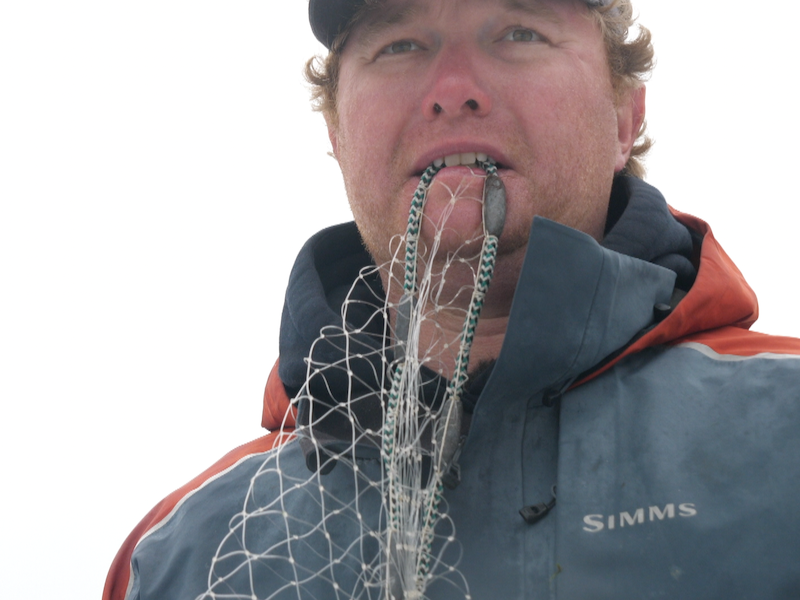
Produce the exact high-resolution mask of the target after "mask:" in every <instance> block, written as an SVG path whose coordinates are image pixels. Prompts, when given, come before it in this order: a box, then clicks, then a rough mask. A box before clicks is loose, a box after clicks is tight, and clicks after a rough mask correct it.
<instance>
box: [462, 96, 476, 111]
mask: <svg viewBox="0 0 800 600" xmlns="http://www.w3.org/2000/svg"><path fill="white" fill-rule="evenodd" d="M464 104H466V105H467V106H469V107H470V108H471V109H472V110H478V103H477V102H476V101H475V100H473V99H472V98H470V99H469V100H467V101H466V102H465V103H464Z"/></svg>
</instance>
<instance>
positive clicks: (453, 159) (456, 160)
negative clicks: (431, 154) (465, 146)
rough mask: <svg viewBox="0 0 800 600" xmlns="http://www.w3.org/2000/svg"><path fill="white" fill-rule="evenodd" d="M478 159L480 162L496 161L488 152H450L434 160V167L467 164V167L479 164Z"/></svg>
mask: <svg viewBox="0 0 800 600" xmlns="http://www.w3.org/2000/svg"><path fill="white" fill-rule="evenodd" d="M476 160H478V161H480V162H491V163H494V161H493V160H492V159H491V157H490V156H489V155H488V154H484V153H483V152H462V153H461V154H450V155H448V156H445V157H444V158H437V159H436V160H435V161H433V166H434V167H441V166H445V167H457V166H465V167H474V166H477V165H476V164H475V161H476Z"/></svg>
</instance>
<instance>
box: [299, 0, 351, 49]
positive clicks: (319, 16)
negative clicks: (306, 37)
mask: <svg viewBox="0 0 800 600" xmlns="http://www.w3.org/2000/svg"><path fill="white" fill-rule="evenodd" d="M362 4H363V0H309V2H308V20H309V22H310V23H311V31H313V32H314V36H315V37H316V38H317V39H318V40H319V41H320V42H322V43H323V44H324V46H325V47H326V48H327V49H328V50H330V48H331V45H332V44H333V40H335V39H336V36H337V35H338V34H339V32H340V31H341V30H342V29H343V28H344V26H345V25H347V23H348V22H349V21H350V19H352V18H353V15H354V14H355V13H356V10H358V7H359V6H361V5H362Z"/></svg>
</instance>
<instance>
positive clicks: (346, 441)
mask: <svg viewBox="0 0 800 600" xmlns="http://www.w3.org/2000/svg"><path fill="white" fill-rule="evenodd" d="M478 166H480V167H481V168H480V169H473V175H472V176H477V177H482V178H484V179H485V180H486V183H485V184H484V197H483V198H482V199H481V198H472V197H469V196H468V195H467V194H465V193H464V190H465V189H466V187H467V185H466V182H465V185H462V186H457V187H456V188H455V189H450V190H448V191H449V193H450V202H449V203H448V205H447V207H446V209H445V210H444V211H442V212H441V217H440V218H439V219H438V221H437V222H435V223H434V222H425V221H423V220H424V219H427V217H426V216H425V215H424V212H423V209H424V203H425V198H426V194H427V191H428V188H429V187H430V185H431V183H432V182H433V180H434V178H435V175H436V172H437V171H438V170H439V168H440V167H437V166H431V167H430V168H429V169H428V170H427V171H426V172H425V174H424V175H423V177H422V180H421V182H420V187H419V188H418V190H417V193H416V194H415V196H414V200H413V201H412V208H411V213H410V216H409V226H408V230H407V231H406V234H405V236H403V237H402V238H398V239H396V240H394V242H393V244H392V245H393V247H394V256H393V259H392V260H391V261H389V263H387V264H384V265H379V266H369V267H365V268H364V269H362V270H361V272H360V275H359V277H358V278H357V279H356V281H355V282H354V283H353V286H352V287H351V289H350V293H349V294H348V295H347V298H346V299H345V301H344V303H343V306H342V312H341V323H340V324H339V325H338V326H335V327H334V326H331V327H326V328H324V329H323V330H322V331H321V332H320V335H319V337H318V338H317V340H316V341H315V342H314V344H313V346H312V348H311V352H310V354H309V358H308V360H307V366H308V369H307V378H306V384H305V385H304V386H303V388H302V390H301V391H300V393H299V394H298V395H297V397H296V398H294V399H293V407H294V408H293V410H294V409H297V410H299V413H300V414H299V415H298V427H297V429H296V431H295V435H296V439H295V440H293V441H292V442H289V443H286V444H284V445H282V446H280V447H279V448H277V449H275V450H274V451H272V452H271V453H269V454H268V455H266V458H265V459H264V460H263V463H262V464H261V465H260V468H259V469H258V471H257V473H256V474H255V475H254V476H253V477H252V479H251V481H250V485H249V488H248V491H247V495H246V499H245V501H244V503H243V506H242V510H241V512H240V513H238V514H236V515H234V516H233V517H232V518H231V520H230V526H229V531H228V534H227V535H226V536H225V538H224V539H223V540H222V541H221V543H220V544H219V547H218V550H217V553H216V555H215V556H214V558H213V560H212V563H211V565H210V569H209V576H208V589H207V590H206V592H205V593H204V594H202V595H201V596H199V597H198V598H203V599H212V598H213V599H222V598H226V599H227V598H230V599H242V600H244V599H252V600H255V599H259V600H260V599H275V598H319V599H322V598H326V599H327V598H359V599H362V598H368V599H376V600H377V599H387V600H388V599H392V600H394V599H408V600H416V599H420V600H421V599H423V598H427V597H428V593H430V591H431V590H434V589H436V588H441V587H442V586H444V587H446V588H449V589H448V591H447V596H448V597H463V598H470V594H469V586H468V583H467V579H466V577H465V576H464V574H463V573H462V572H460V571H459V562H460V557H461V547H460V545H459V542H458V538H457V532H456V530H455V527H454V524H453V522H452V520H451V518H450V517H449V515H448V505H447V502H446V500H445V499H444V497H443V496H444V486H445V484H447V483H448V482H450V483H453V482H454V481H455V482H457V475H455V474H456V473H457V470H456V467H455V464H456V461H457V458H458V452H459V448H460V444H461V442H463V432H462V430H461V413H462V410H463V409H462V407H461V402H460V399H459V396H460V390H461V388H462V386H463V384H464V382H465V381H466V379H467V375H466V373H467V365H468V362H469V348H470V345H471V341H472V336H473V335H474V331H475V326H476V324H477V319H478V315H479V313H480V308H481V306H482V303H483V296H484V294H485V292H486V289H487V288H488V285H489V281H490V280H491V273H492V269H493V265H494V256H495V253H496V249H497V238H498V237H499V233H500V232H499V230H498V227H497V225H496V223H495V224H494V225H492V224H491V222H492V220H493V217H491V216H490V217H487V216H486V213H487V207H489V206H488V205H490V204H496V203H497V202H501V203H504V201H505V199H504V192H503V191H502V184H499V190H500V191H499V192H492V185H490V184H493V185H494V186H495V189H497V182H499V178H497V175H496V169H495V167H494V165H492V164H490V163H480V162H479V163H478ZM492 178H495V179H496V181H495V179H492ZM487 190H488V192H489V193H488V194H487ZM500 196H502V197H500ZM475 201H478V202H483V204H484V207H483V211H484V231H483V233H482V234H481V235H480V236H479V238H476V239H472V240H464V242H463V244H462V246H461V249H459V250H458V251H455V252H453V251H448V252H443V251H441V249H440V244H441V240H442V235H443V234H444V232H446V231H447V221H448V219H449V218H450V216H451V214H452V212H453V210H455V209H456V207H457V204H458V203H459V202H475ZM502 208H503V210H504V207H502ZM503 218H504V212H503ZM494 221H495V222H496V221H497V218H494ZM487 222H489V229H488V230H487ZM423 225H424V226H425V227H430V228H431V231H435V234H434V235H433V238H432V242H431V243H430V247H429V248H428V247H423V245H422V244H421V243H420V242H419V233H420V230H421V228H422V227H423ZM501 227H502V219H501V222H500V228H501ZM465 268H466V269H468V270H469V271H471V273H472V284H471V285H468V286H464V288H463V289H460V290H459V291H458V293H456V294H452V293H448V294H445V293H444V292H443V291H444V289H445V287H446V285H447V284H446V282H447V281H448V275H449V274H450V273H451V272H453V271H454V270H455V269H460V270H463V269H465ZM379 278H380V280H381V281H382V286H380V285H377V286H376V285H375V282H376V281H377V280H378V279H379ZM381 288H385V289H381ZM464 297H466V298H469V303H468V305H467V304H466V303H465V302H464ZM390 298H395V299H397V298H399V300H395V301H394V302H393V301H391V300H388V299H390ZM465 306H466V308H464V307H465ZM443 309H446V310H447V311H448V312H449V314H454V313H459V314H461V315H462V316H463V323H464V327H463V329H462V331H461V332H460V333H458V334H456V335H453V334H450V333H448V332H447V331H446V330H445V328H443V327H441V326H440V324H439V318H438V316H439V314H440V312H441V311H442V310H443ZM423 330H425V331H426V332H428V333H427V334H426V335H422V332H423ZM440 374H452V377H451V378H450V380H449V381H448V380H446V379H444V378H443V377H441V376H440Z"/></svg>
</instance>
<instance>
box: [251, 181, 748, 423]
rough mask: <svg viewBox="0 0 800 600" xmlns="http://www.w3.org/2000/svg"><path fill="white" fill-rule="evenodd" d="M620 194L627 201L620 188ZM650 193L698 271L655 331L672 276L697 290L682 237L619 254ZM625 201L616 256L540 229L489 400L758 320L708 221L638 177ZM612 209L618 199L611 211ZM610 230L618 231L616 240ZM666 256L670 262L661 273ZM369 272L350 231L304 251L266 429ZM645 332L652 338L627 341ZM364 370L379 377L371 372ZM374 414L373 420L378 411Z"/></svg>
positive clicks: (370, 299)
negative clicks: (675, 246)
mask: <svg viewBox="0 0 800 600" xmlns="http://www.w3.org/2000/svg"><path fill="white" fill-rule="evenodd" d="M615 190H616V191H615V193H617V194H618V193H620V192H619V187H618V185H617V184H615ZM651 190H652V192H654V194H653V193H651ZM643 193H646V194H645V195H647V194H649V195H651V196H652V198H651V199H650V200H649V201H648V202H651V203H652V202H655V203H656V204H657V205H659V206H661V208H657V210H658V211H660V212H661V214H663V212H664V211H670V212H671V214H672V216H673V217H674V220H670V221H669V222H668V225H669V226H670V227H671V226H672V225H671V224H670V223H672V224H676V225H677V223H681V224H682V225H681V226H680V227H682V228H684V227H685V230H684V231H687V232H691V233H692V235H691V236H689V237H688V239H689V240H690V243H689V246H688V248H689V254H690V256H691V257H692V261H691V263H694V265H695V266H697V265H700V268H699V273H698V275H697V281H696V282H695V283H694V285H693V286H692V288H691V291H689V293H688V295H687V296H686V297H685V298H684V300H683V301H682V302H681V303H680V304H679V305H678V307H677V308H676V309H675V310H674V311H672V313H671V314H670V315H669V317H668V318H666V319H665V320H664V321H662V322H661V323H659V324H657V325H656V326H654V327H653V325H655V323H654V322H653V305H654V304H655V303H658V302H668V301H669V298H670V293H671V290H672V282H673V281H674V279H675V272H674V271H681V269H682V273H681V272H679V273H678V276H679V279H681V278H683V279H684V280H687V279H688V280H689V281H691V279H694V268H693V267H691V264H690V269H689V270H688V271H687V270H686V263H688V262H689V257H688V256H686V255H687V248H686V243H685V239H686V238H684V241H681V246H682V247H681V249H680V251H678V252H669V244H662V247H661V248H660V249H659V250H658V251H657V254H658V256H655V257H653V256H647V257H644V258H645V259H646V260H639V259H638V258H633V257H631V256H626V255H624V254H621V253H620V252H618V251H615V250H616V249H618V250H622V251H623V252H629V253H634V254H635V253H636V251H635V250H632V248H635V247H636V246H637V244H638V242H636V243H634V244H631V243H630V240H640V241H641V240H643V239H646V238H647V237H648V235H650V237H652V235H653V233H659V231H661V230H659V231H656V232H652V231H651V233H650V234H647V233H646V230H647V227H646V222H644V221H643V220H642V219H641V207H638V208H637V210H636V213H638V214H639V218H637V219H633V220H631V219H630V218H629V217H630V215H627V213H628V211H630V209H631V207H632V206H634V207H635V206H637V204H638V203H639V202H640V198H641V197H642V195H643ZM622 198H623V200H625V202H624V206H623V210H621V211H620V213H621V215H619V214H618V215H616V218H615V220H614V223H613V227H612V228H611V229H610V231H609V232H607V236H606V240H604V245H605V243H606V242H607V241H609V238H610V239H611V241H614V239H615V238H616V241H614V245H615V250H611V249H607V248H603V247H601V246H600V245H599V244H597V243H596V242H595V241H594V240H592V239H591V238H589V237H588V236H585V235H584V234H581V233H579V232H577V231H574V230H572V229H569V228H567V227H564V226H561V225H558V224H556V223H552V222H550V221H547V220H545V219H537V220H536V222H535V223H534V225H533V228H532V231H531V238H530V242H529V247H528V251H527V257H526V260H525V265H524V268H523V272H522V274H521V278H520V283H519V285H518V289H517V292H516V295H515V298H514V303H513V307H512V315H511V326H510V327H509V332H508V334H507V336H506V340H505V343H504V346H503V349H502V351H501V354H500V357H499V359H498V362H497V365H496V367H495V370H494V372H493V373H492V375H491V377H490V378H489V381H488V383H487V389H486V391H487V392H488V393H489V394H491V393H492V390H493V389H498V388H497V387H496V386H503V388H504V389H505V390H507V391H509V390H513V391H514V393H515V394H519V395H521V396H522V397H530V396H531V395H533V394H536V393H538V392H541V391H542V390H545V389H547V388H560V387H563V386H566V385H568V384H569V383H570V382H572V381H573V380H574V379H575V378H576V377H579V376H583V374H584V373H585V372H586V371H587V369H591V368H592V367H595V366H596V365H597V364H598V363H599V362H601V361H602V360H603V359H604V357H608V356H609V355H612V356H613V355H614V354H615V353H617V354H618V356H616V357H615V360H613V361H607V362H606V363H605V364H604V365H603V367H602V368H597V369H595V370H594V372H592V374H591V375H589V376H585V377H583V380H585V379H588V378H589V377H591V376H594V375H596V374H598V373H600V372H602V371H603V370H605V369H606V368H609V367H610V366H611V365H613V364H614V362H616V360H618V359H619V358H621V357H622V356H626V355H628V354H631V353H633V352H637V351H639V350H641V349H643V348H646V347H649V346H652V345H657V344H664V343H670V342H674V341H676V340H678V339H679V338H681V337H683V336H686V335H689V334H692V333H696V332H699V331H704V330H707V329H710V328H714V327H721V326H724V325H736V326H740V327H749V325H750V324H752V322H753V321H755V318H756V317H757V314H758V309H757V304H756V299H755V295H754V294H753V292H752V290H751V289H750V288H749V287H748V286H747V284H746V282H745V281H744V278H743V277H742V275H741V273H740V272H739V271H738V269H737V268H736V267H735V265H734V264H733V263H732V262H731V260H730V259H729V258H728V257H727V255H726V254H725V253H724V251H723V250H722V248H721V247H720V246H719V245H718V243H717V242H716V240H715V239H714V238H713V235H712V233H711V230H710V228H709V227H708V225H707V224H706V223H704V222H703V221H700V220H699V219H696V218H694V217H691V216H689V215H684V214H682V213H678V212H677V211H674V210H671V209H668V208H667V206H666V203H665V202H664V201H663V199H662V198H661V197H660V194H658V192H657V191H656V190H655V188H652V187H651V186H648V185H647V184H645V183H644V182H641V181H639V180H629V181H628V182H627V183H626V184H625V188H623V189H622ZM614 205H615V202H614V198H613V194H612V208H613V206H614ZM631 214H634V213H631ZM632 223H633V225H631V224H632ZM631 226H632V227H633V228H634V233H633V234H628V235H625V234H623V233H619V232H620V231H621V230H620V229H619V228H620V227H623V229H624V228H625V227H628V228H630V227H631ZM636 231H638V232H639V233H638V234H637V233H635V232H636ZM642 231H644V232H645V233H644V234H643V233H641V232H642ZM614 232H617V233H615V235H614V236H611V235H610V234H611V233H614ZM687 235H688V234H687ZM661 237H662V239H664V237H665V236H664V235H663V234H662V236H661ZM673 237H674V236H673ZM679 237H680V236H679ZM692 239H693V240H694V246H693V247H692V243H691V240H692ZM625 240H628V242H626V241H625ZM626 244H627V246H626ZM638 245H639V246H641V244H638ZM664 257H667V263H670V261H671V264H664ZM670 257H672V258H670ZM647 259H649V260H653V262H654V263H661V264H664V266H669V267H672V266H673V265H674V263H675V261H676V260H677V261H679V262H680V261H683V263H684V264H683V267H681V268H680V269H677V270H676V269H667V268H663V267H660V266H658V264H651V263H648V262H647ZM370 264H371V262H370V259H369V256H368V255H367V253H366V252H365V251H364V249H363V246H362V244H361V241H360V238H359V237H358V233H357V230H356V228H355V226H354V225H353V224H352V223H350V224H346V225H341V226H337V227H334V228H330V229H327V230H324V231H323V232H321V233H320V234H317V235H316V236H314V238H312V239H311V240H310V241H309V242H308V243H307V244H306V246H305V247H304V249H303V250H302V251H301V254H300V256H299V257H298V261H297V263H296V265H295V268H294V270H293V272H292V276H291V278H290V283H289V289H288V290H287V303H286V307H285V308H284V315H283V322H282V326H281V359H280V365H279V366H278V365H276V369H279V374H280V380H278V378H277V377H274V376H271V378H270V381H271V382H272V383H273V385H268V386H267V390H266V391H265V398H264V401H265V409H264V419H263V423H262V424H263V425H264V426H265V427H266V428H268V429H275V428H278V427H284V428H289V427H293V425H294V424H293V423H292V422H291V421H290V422H286V423H283V424H282V423H281V422H280V420H278V419H275V418H274V416H275V415H278V414H280V415H283V414H284V412H285V409H284V407H285V406H287V405H288V396H290V395H294V394H295V393H296V392H297V391H298V390H299V387H300V386H301V385H302V383H303V381H304V379H305V375H306V362H305V359H306V357H308V356H309V348H310V347H311V345H312V343H313V342H314V340H316V338H317V337H318V335H319V332H320V330H321V329H322V328H323V327H326V326H339V327H340V326H341V323H342V318H341V312H340V307H341V302H342V300H343V299H344V294H345V293H346V292H347V290H349V289H350V286H351V285H352V282H353V280H354V279H355V278H356V276H357V274H358V272H359V270H360V269H361V268H364V267H365V266H367V267H368V266H369V265H370ZM671 271H673V272H671ZM376 282H377V278H369V277H368V278H367V284H366V286H365V287H364V289H362V290H361V291H360V292H359V291H358V290H357V293H360V294H362V300H363V301H364V302H365V304H364V306H365V307H366V309H365V314H366V313H367V312H369V311H372V310H374V306H370V305H371V304H374V305H377V304H379V298H378V296H379V295H380V289H379V288H380V286H379V283H378V284H377V289H376V287H375V285H376ZM687 287H688V286H687ZM359 318H360V319H363V318H364V317H363V316H362V317H359ZM372 325H373V326H375V327H377V329H376V331H377V330H378V329H380V326H379V325H377V324H376V323H372ZM648 329H649V330H648ZM643 330H646V334H645V335H643V336H641V337H640V338H639V339H638V340H635V342H633V343H631V341H632V339H633V338H635V337H636V336H637V334H639V333H641V332H642V331H643ZM372 333H374V332H371V331H370V330H369V329H367V334H368V335H366V336H363V337H362V338H361V339H360V343H363V344H365V348H368V347H373V346H374V344H375V336H374V335H372ZM626 344H627V347H626ZM329 349H330V348H329ZM621 350H622V351H621ZM334 351H335V349H334ZM319 358H320V359H321V360H330V359H331V357H323V356H319ZM362 366H364V367H365V368H367V369H372V367H373V366H374V365H371V364H365V365H362ZM273 375H274V374H273ZM580 381H581V379H578V382H580ZM281 383H282V385H281ZM344 383H345V385H346V382H344ZM287 391H288V394H287ZM334 393H335V391H334ZM484 395H487V394H484ZM340 397H343V396H340ZM365 399H366V398H365ZM482 404H484V403H483V402H482ZM364 406H365V407H366V406H370V407H371V408H370V409H369V411H370V412H373V411H375V410H376V409H377V411H380V406H379V405H376V404H375V403H374V401H372V402H365V403H364ZM372 417H377V412H376V414H372V415H371V417H370V418H372Z"/></svg>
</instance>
